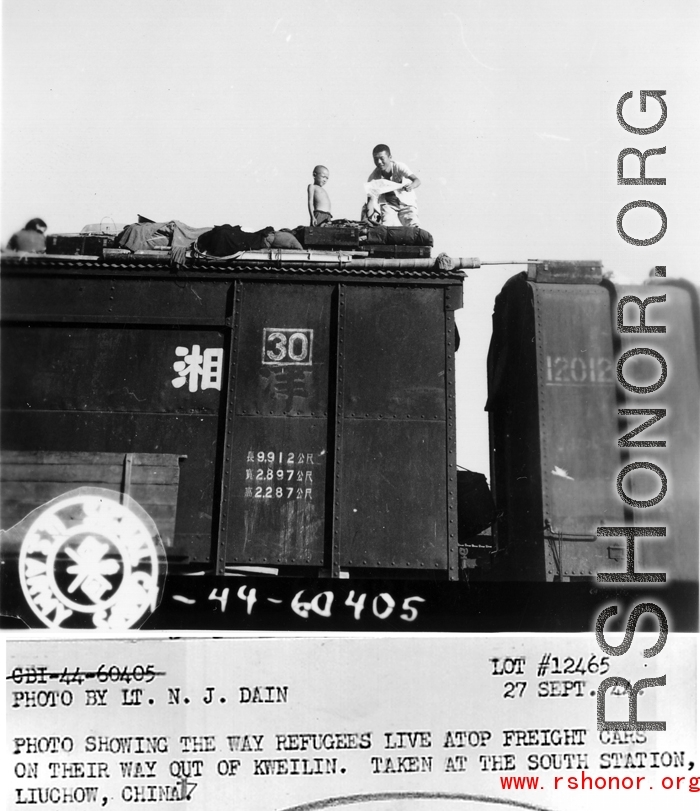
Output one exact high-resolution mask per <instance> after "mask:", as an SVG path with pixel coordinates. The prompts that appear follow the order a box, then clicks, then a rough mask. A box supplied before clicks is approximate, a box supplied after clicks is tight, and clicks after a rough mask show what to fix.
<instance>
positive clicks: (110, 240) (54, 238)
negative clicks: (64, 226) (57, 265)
mask: <svg viewBox="0 0 700 811" xmlns="http://www.w3.org/2000/svg"><path fill="white" fill-rule="evenodd" d="M116 247H117V236H116V234H50V235H49V236H47V237H46V253H53V254H62V255H63V256H102V251H103V250H104V249H105V248H116Z"/></svg>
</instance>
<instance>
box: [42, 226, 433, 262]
mask: <svg viewBox="0 0 700 811" xmlns="http://www.w3.org/2000/svg"><path fill="white" fill-rule="evenodd" d="M432 245H433V238H432V236H431V235H430V234H429V233H428V232H427V231H424V230H423V229H422V228H404V227H401V226H395V227H394V226H372V225H369V224H368V223H366V222H356V221H352V220H333V221H331V222H328V223H324V224H323V225H319V226H315V227H304V226H301V225H300V226H298V227H297V228H293V229H288V228H284V229H281V230H279V231H278V230H275V229H274V228H272V226H268V227H266V228H262V229H260V230H259V231H243V230H242V228H241V227H240V225H229V224H225V225H215V226H214V227H211V226H209V227H206V228H193V227H191V226H189V225H186V224H185V223H183V222H180V221H179V220H169V221H168V222H150V221H149V222H137V223H132V224H131V225H127V226H126V227H125V228H123V229H122V231H120V233H119V234H116V235H114V234H104V233H102V234H100V233H79V234H53V235H51V236H49V237H48V238H47V244H46V252H47V253H49V254H70V255H84V256H85V255H87V256H102V252H103V250H104V249H105V248H121V249H125V250H128V251H131V252H132V253H136V252H137V251H154V250H156V251H157V250H163V251H171V252H173V253H177V254H178V257H179V258H180V259H181V261H184V253H185V252H186V251H188V250H192V251H194V253H195V254H197V255H200V256H212V257H217V258H220V257H227V256H233V255H235V254H237V253H239V252H241V251H257V250H270V249H284V250H300V251H301V250H310V249H313V250H325V251H362V252H366V253H368V254H369V255H370V256H379V257H396V258H402V257H405V258H415V257H429V256H430V249H431V247H432Z"/></svg>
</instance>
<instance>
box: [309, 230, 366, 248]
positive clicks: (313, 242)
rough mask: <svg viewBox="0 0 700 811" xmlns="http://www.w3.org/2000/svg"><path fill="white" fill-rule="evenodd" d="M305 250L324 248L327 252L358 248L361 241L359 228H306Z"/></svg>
mask: <svg viewBox="0 0 700 811" xmlns="http://www.w3.org/2000/svg"><path fill="white" fill-rule="evenodd" d="M303 241H304V247H305V248H324V249H325V250H327V251H332V250H336V249H337V250H343V249H345V248H357V247H358V244H359V241H360V231H359V228H353V227H352V226H338V227H334V226H332V225H323V226H310V227H307V228H304V240H303Z"/></svg>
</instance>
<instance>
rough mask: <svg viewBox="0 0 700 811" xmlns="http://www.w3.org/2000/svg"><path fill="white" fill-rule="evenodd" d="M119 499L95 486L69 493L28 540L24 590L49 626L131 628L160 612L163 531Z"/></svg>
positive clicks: (22, 562) (23, 562)
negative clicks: (160, 535) (155, 611)
mask: <svg viewBox="0 0 700 811" xmlns="http://www.w3.org/2000/svg"><path fill="white" fill-rule="evenodd" d="M86 491H88V492H86ZM118 498H119V494H118V493H115V492H113V491H109V490H98V489H97V488H83V489H82V490H81V491H73V492H72V493H67V494H66V495H65V496H61V497H59V498H58V499H55V500H54V501H52V502H50V503H49V504H48V505H47V507H46V509H45V510H43V511H42V512H41V513H40V515H39V516H38V518H36V520H35V521H34V522H33V523H32V525H31V526H30V527H29V530H28V531H27V534H26V535H25V536H24V539H23V541H22V545H21V548H20V555H19V575H20V582H21V584H22V591H23V592H24V596H25V598H26V600H27V603H28V605H29V607H30V608H31V610H32V611H33V612H34V613H35V614H36V616H37V617H39V619H40V620H41V621H42V622H43V623H44V625H46V626H48V627H49V628H101V629H105V630H120V629H126V628H133V627H134V626H138V625H140V624H141V622H143V620H145V618H146V617H147V616H148V614H150V613H151V612H152V611H153V610H154V609H155V607H156V605H157V603H158V596H159V558H160V557H163V556H164V553H163V550H162V546H160V547H159V546H158V545H157V541H158V543H159V539H158V534H157V530H156V528H155V524H154V523H153V521H152V520H151V519H150V518H149V517H148V515H147V514H146V513H145V512H144V511H143V510H142V509H141V508H140V507H138V505H137V504H136V502H134V501H133V499H128V497H127V498H126V499H125V502H126V503H125V504H121V503H120V502H119V500H118ZM127 504H128V506H127ZM147 524H150V525H151V526H150V528H149V526H147ZM161 569H162V566H161Z"/></svg>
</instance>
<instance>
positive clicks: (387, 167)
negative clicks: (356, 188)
mask: <svg viewBox="0 0 700 811" xmlns="http://www.w3.org/2000/svg"><path fill="white" fill-rule="evenodd" d="M372 158H373V160H374V166H375V169H374V171H373V172H372V174H371V175H370V176H369V178H368V182H369V183H371V182H372V181H373V180H391V181H393V182H394V183H399V184H400V186H401V188H399V189H395V190H393V191H389V192H385V193H384V194H380V195H378V196H377V197H373V196H372V195H370V198H369V200H368V202H367V209H368V213H369V214H370V215H371V213H372V211H373V210H376V208H377V207H378V208H379V211H380V214H381V224H382V225H395V224H396V218H397V217H398V220H399V222H400V223H401V225H403V226H414V227H416V228H418V227H420V222H419V220H418V203H417V201H416V193H415V189H417V188H418V186H420V185H421V182H420V178H418V177H417V175H415V174H413V172H412V171H411V170H410V169H409V168H408V166H406V164H405V163H401V162H400V161H396V160H394V159H393V158H392V157H391V149H389V147H388V146H387V145H386V144H377V146H375V147H374V149H373V150H372Z"/></svg>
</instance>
